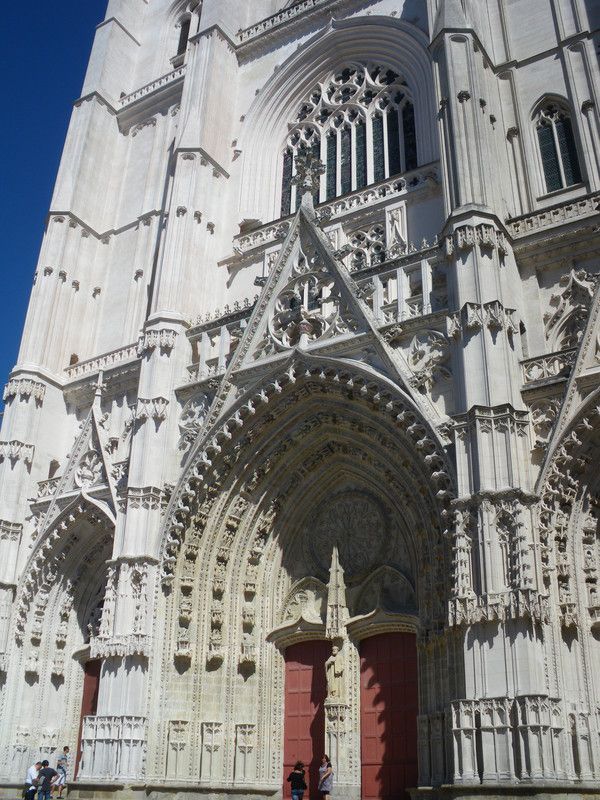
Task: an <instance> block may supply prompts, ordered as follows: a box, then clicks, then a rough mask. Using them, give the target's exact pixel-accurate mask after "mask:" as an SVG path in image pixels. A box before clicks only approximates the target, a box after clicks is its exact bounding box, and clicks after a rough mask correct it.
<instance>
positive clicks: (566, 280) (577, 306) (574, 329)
mask: <svg viewBox="0 0 600 800" xmlns="http://www.w3.org/2000/svg"><path fill="white" fill-rule="evenodd" d="M595 281H596V278H595V276H592V275H590V274H589V273H588V272H586V271H585V270H583V269H579V270H577V269H571V271H570V272H568V273H567V274H566V275H563V276H562V278H561V279H560V283H559V290H558V291H557V292H555V293H554V294H553V295H552V297H551V298H550V310H549V311H548V312H547V313H546V314H544V323H545V326H546V338H547V339H548V341H549V343H550V347H551V349H552V350H564V349H567V348H569V347H576V346H577V345H578V344H579V342H580V340H581V337H582V335H583V330H584V328H585V323H586V321H587V317H588V313H589V310H590V304H591V301H592V296H593V294H594V287H595Z"/></svg>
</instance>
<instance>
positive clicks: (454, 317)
mask: <svg viewBox="0 0 600 800" xmlns="http://www.w3.org/2000/svg"><path fill="white" fill-rule="evenodd" d="M515 315H516V311H515V309H514V308H504V306H503V305H502V303H501V302H500V301H499V300H492V301H491V302H489V303H465V304H464V306H463V307H462V308H461V310H460V311H458V312H456V313H454V314H451V315H450V316H449V317H447V321H446V325H447V331H448V336H450V337H451V338H452V339H460V338H462V336H463V335H466V334H469V333H476V332H477V331H480V330H482V329H483V328H484V327H486V328H488V329H489V330H490V331H492V332H495V331H501V330H505V331H506V332H507V333H511V334H516V333H518V330H519V328H518V324H517V321H516V318H515Z"/></svg>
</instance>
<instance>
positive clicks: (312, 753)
mask: <svg viewBox="0 0 600 800" xmlns="http://www.w3.org/2000/svg"><path fill="white" fill-rule="evenodd" d="M330 655H331V643H330V642H324V641H320V640H319V641H318V640H314V641H310V642H300V644H293V645H291V646H290V647H288V648H287V649H286V651H285V712H284V745H283V796H284V797H291V792H290V784H289V783H288V782H287V776H288V775H289V774H290V772H291V770H292V769H293V767H294V764H295V763H296V761H303V762H304V764H305V765H306V770H307V775H306V777H307V783H308V787H309V792H308V796H309V797H310V798H311V800H312V798H318V797H319V793H318V791H317V786H318V783H319V764H320V763H321V758H322V757H323V752H324V747H325V698H326V696H327V679H326V676H325V661H326V660H327V658H328V657H329V656H330ZM304 797H305V798H306V797H307V795H306V794H305V795H304Z"/></svg>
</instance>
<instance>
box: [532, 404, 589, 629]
mask: <svg viewBox="0 0 600 800" xmlns="http://www.w3.org/2000/svg"><path fill="white" fill-rule="evenodd" d="M599 423H600V390H596V391H595V392H593V393H592V395H590V397H589V398H588V399H587V401H586V402H585V403H584V404H583V406H582V407H581V409H580V410H579V412H578V414H577V415H576V417H575V419H574V420H573V421H572V422H571V424H570V426H569V427H568V428H567V430H566V431H565V434H564V436H563V437H562V438H561V440H560V441H559V442H558V443H557V446H556V448H555V449H554V451H553V452H552V453H551V454H550V456H549V458H548V461H547V462H546V465H545V468H544V471H543V472H542V474H541V475H540V480H539V484H538V485H539V491H540V495H541V501H540V508H539V513H540V525H539V529H540V541H541V545H542V571H543V576H544V583H545V586H546V588H547V589H548V590H549V591H550V590H553V593H554V597H555V598H556V599H557V600H558V602H559V604H560V610H559V614H560V617H561V619H562V621H563V624H565V625H570V624H572V622H573V621H574V617H573V615H572V613H571V611H570V609H569V606H570V604H571V598H573V603H574V597H575V594H576V591H577V589H578V586H577V584H578V581H577V579H576V576H577V572H578V570H577V562H578V561H579V562H581V563H583V564H584V572H586V576H587V579H588V580H589V581H592V578H593V583H594V586H595V580H596V569H597V567H598V564H596V559H597V558H599V557H600V552H598V551H597V548H598V545H597V542H596V539H597V534H596V530H597V528H598V517H599V516H600V513H599V512H600V476H598V474H597V470H595V469H594V465H595V463H596V461H597V454H598V452H599V451H600V424H599ZM590 531H591V533H590ZM579 546H581V547H583V550H584V551H588V550H589V552H588V553H586V554H585V555H584V554H579V553H577V548H578V547H579ZM590 548H591V549H590ZM599 563H600V562H599ZM588 572H589V574H587V573H588ZM592 572H593V575H592ZM553 579H554V580H553ZM554 584H556V585H554ZM579 588H580V587H579Z"/></svg>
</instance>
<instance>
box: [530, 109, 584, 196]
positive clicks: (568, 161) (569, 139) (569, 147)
mask: <svg viewBox="0 0 600 800" xmlns="http://www.w3.org/2000/svg"><path fill="white" fill-rule="evenodd" d="M536 129H537V137H538V145H539V148H540V158H541V160H542V168H543V171H544V180H545V183H546V192H556V191H558V190H559V189H565V188H566V187H567V186H573V185H574V184H576V183H579V182H580V181H581V170H580V169H579V160H578V158H577V147H576V145H575V136H574V134H573V126H572V124H571V119H570V116H569V114H568V112H567V111H565V110H564V109H563V108H560V107H559V106H557V105H556V104H553V103H550V104H548V105H545V106H544V107H543V108H542V109H540V111H539V113H538V115H537V121H536Z"/></svg>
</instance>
